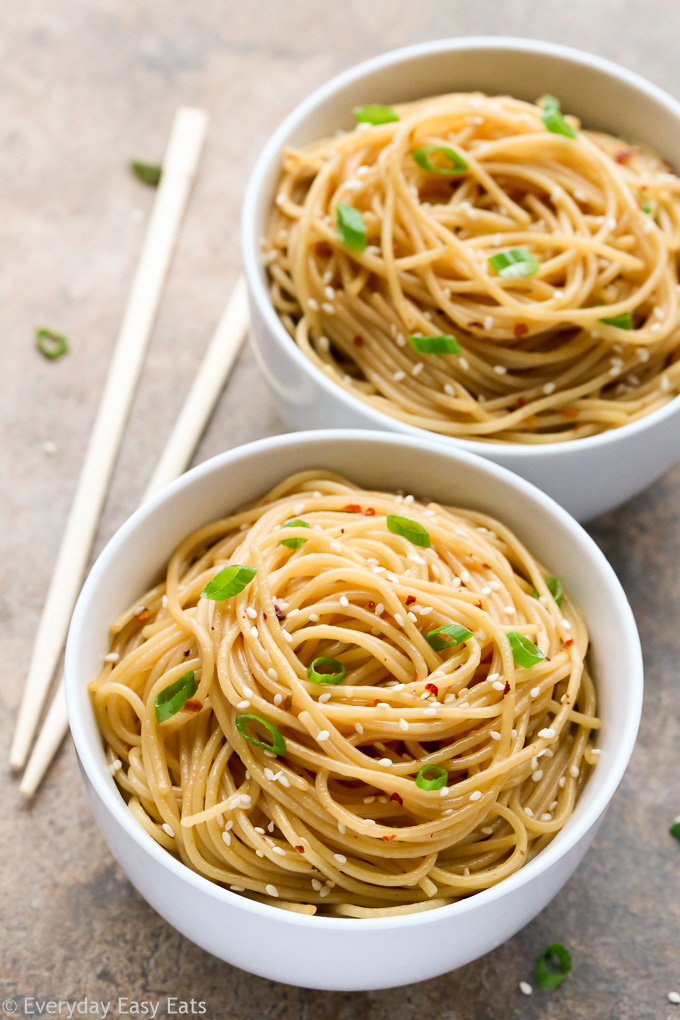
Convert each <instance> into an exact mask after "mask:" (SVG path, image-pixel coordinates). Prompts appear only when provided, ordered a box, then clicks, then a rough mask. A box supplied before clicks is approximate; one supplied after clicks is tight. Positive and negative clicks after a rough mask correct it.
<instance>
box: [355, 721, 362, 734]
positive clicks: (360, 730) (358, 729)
mask: <svg viewBox="0 0 680 1020" xmlns="http://www.w3.org/2000/svg"><path fill="white" fill-rule="evenodd" d="M354 729H355V730H356V731H357V733H358V734H359V736H361V735H362V734H363V732H364V727H363V726H362V724H361V723H360V722H355V723H354Z"/></svg>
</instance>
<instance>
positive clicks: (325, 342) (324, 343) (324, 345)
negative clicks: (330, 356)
mask: <svg viewBox="0 0 680 1020" xmlns="http://www.w3.org/2000/svg"><path fill="white" fill-rule="evenodd" d="M319 347H320V348H321V350H322V351H329V350H330V347H331V342H330V340H329V339H328V337H327V336H320V337H319Z"/></svg>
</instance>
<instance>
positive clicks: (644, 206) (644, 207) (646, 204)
mask: <svg viewBox="0 0 680 1020" xmlns="http://www.w3.org/2000/svg"><path fill="white" fill-rule="evenodd" d="M640 208H641V209H642V211H643V212H646V213H647V214H648V215H649V213H650V212H651V211H652V207H651V205H650V203H649V202H643V203H642V205H641V207H640Z"/></svg>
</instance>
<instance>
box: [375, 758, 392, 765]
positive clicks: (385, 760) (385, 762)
mask: <svg viewBox="0 0 680 1020" xmlns="http://www.w3.org/2000/svg"><path fill="white" fill-rule="evenodd" d="M391 764H392V759H391V758H380V759H379V760H378V765H385V766H388V765H391Z"/></svg>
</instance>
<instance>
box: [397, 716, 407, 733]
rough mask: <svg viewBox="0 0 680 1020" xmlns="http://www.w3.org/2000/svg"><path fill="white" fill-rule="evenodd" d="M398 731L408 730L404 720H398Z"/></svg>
mask: <svg viewBox="0 0 680 1020" xmlns="http://www.w3.org/2000/svg"><path fill="white" fill-rule="evenodd" d="M399 729H400V730H404V731H406V730H407V729H408V723H407V722H406V720H405V719H400V720H399Z"/></svg>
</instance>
